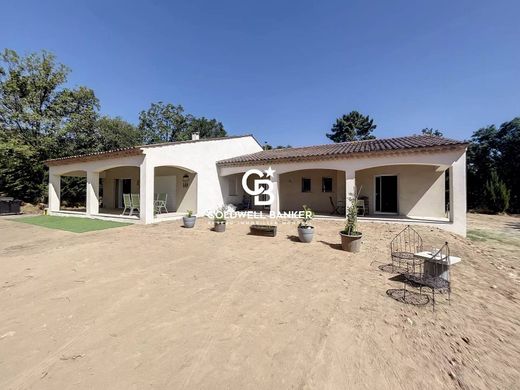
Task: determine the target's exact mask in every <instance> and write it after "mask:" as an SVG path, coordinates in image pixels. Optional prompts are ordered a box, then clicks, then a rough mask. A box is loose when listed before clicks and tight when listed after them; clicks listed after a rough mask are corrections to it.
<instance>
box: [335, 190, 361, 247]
mask: <svg viewBox="0 0 520 390" xmlns="http://www.w3.org/2000/svg"><path fill="white" fill-rule="evenodd" d="M357 199H358V197H357V195H356V196H355V197H352V198H351V203H350V206H349V207H348V208H347V222H346V224H345V229H344V230H342V231H340V232H339V235H340V236H341V247H342V248H343V250H344V251H347V252H354V253H356V252H359V250H360V249H361V239H362V238H363V234H362V233H361V232H358V230H357V215H358V209H357Z"/></svg>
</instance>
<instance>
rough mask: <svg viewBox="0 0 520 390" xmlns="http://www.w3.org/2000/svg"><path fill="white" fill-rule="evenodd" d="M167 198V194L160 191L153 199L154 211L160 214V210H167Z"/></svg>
mask: <svg viewBox="0 0 520 390" xmlns="http://www.w3.org/2000/svg"><path fill="white" fill-rule="evenodd" d="M167 200H168V194H166V193H160V194H157V198H156V199H155V201H154V211H155V213H156V214H160V213H161V212H162V210H163V209H164V211H166V212H168V209H167V208H166V201H167Z"/></svg>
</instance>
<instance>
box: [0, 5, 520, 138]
mask: <svg viewBox="0 0 520 390" xmlns="http://www.w3.org/2000/svg"><path fill="white" fill-rule="evenodd" d="M0 9H1V13H2V18H1V20H2V22H1V23H2V25H1V28H0V47H2V48H4V47H8V48H12V49H15V50H17V51H18V52H20V53H28V52H31V51H38V50H40V49H47V50H50V51H52V52H54V53H55V54H56V55H57V56H58V59H59V60H60V61H61V62H63V63H65V64H66V65H67V66H69V67H70V68H71V69H72V73H71V75H70V78H69V82H70V84H71V85H86V86H88V87H90V88H93V89H94V90H95V92H96V95H97V96H98V98H99V99H100V101H101V110H102V113H104V114H107V115H111V116H121V117H123V118H124V119H126V120H128V121H130V122H133V123H137V120H138V115H139V112H140V111H141V110H143V109H146V108H147V107H148V106H149V105H150V103H151V102H154V101H159V100H162V101H165V102H172V103H175V104H182V105H183V106H184V108H185V109H186V111H187V112H189V113H192V114H195V115H198V116H206V117H210V118H217V119H218V120H220V121H222V122H223V123H224V126H225V127H226V129H227V130H228V132H229V133H230V134H245V133H253V134H254V135H255V136H256V137H257V138H258V139H259V140H260V141H261V142H263V141H268V142H269V143H271V144H273V145H278V144H291V145H293V146H300V145H308V144H316V143H327V142H329V141H328V139H327V138H326V137H325V133H326V132H327V131H329V130H330V127H331V125H332V123H333V122H334V121H335V118H337V117H338V116H341V115H342V114H344V113H348V112H350V111H351V110H358V111H361V112H362V113H364V114H368V115H370V116H371V117H373V118H374V120H375V123H376V124H377V126H378V127H377V129H376V131H375V134H376V135H377V136H378V137H391V136H399V135H408V134H412V133H417V132H419V131H420V130H421V129H422V128H424V127H434V128H438V129H441V130H443V131H444V133H445V135H447V136H450V137H453V138H459V139H464V138H468V137H469V136H470V135H471V133H472V132H473V131H474V130H476V129H478V128H479V127H482V126H485V125H488V124H493V123H495V124H500V123H502V122H504V121H507V120H510V119H512V118H513V117H515V116H520V25H519V22H518V15H519V14H520V2H518V1H513V0H511V1H493V2H489V1H476V0H472V1H453V0H451V1H443V0H441V1H429V2H426V1H401V0H393V1H388V0H381V1H345V0H344V1H321V2H320V1H294V2H288V1H285V2H282V1H270V0H269V1H246V0H242V1H225V0H222V1H183V2H173V1H170V2H167V1H157V0H154V1H141V2H135V1H134V2H131V1H108V0H107V1H97V0H96V1H24V0H20V1H16V2H14V1H13V2H3V4H2V6H1V8H0Z"/></svg>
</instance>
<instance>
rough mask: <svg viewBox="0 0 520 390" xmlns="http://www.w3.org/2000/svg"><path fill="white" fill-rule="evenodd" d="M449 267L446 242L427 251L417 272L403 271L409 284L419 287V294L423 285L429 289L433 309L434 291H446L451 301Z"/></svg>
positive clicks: (448, 250)
mask: <svg viewBox="0 0 520 390" xmlns="http://www.w3.org/2000/svg"><path fill="white" fill-rule="evenodd" d="M450 268H451V257H450V248H449V246H448V243H447V242H446V243H445V244H444V245H443V246H442V248H441V249H433V250H432V251H431V252H430V253H428V258H425V260H424V262H423V265H422V267H421V269H420V271H419V272H413V273H405V274H404V277H405V279H406V281H408V282H409V283H410V284H412V285H415V286H417V287H419V294H420V295H422V289H423V287H427V288H429V289H431V291H432V301H433V310H434V311H435V292H437V293H444V292H446V293H448V304H450V303H451V301H450V299H451V280H450ZM405 290H406V283H405Z"/></svg>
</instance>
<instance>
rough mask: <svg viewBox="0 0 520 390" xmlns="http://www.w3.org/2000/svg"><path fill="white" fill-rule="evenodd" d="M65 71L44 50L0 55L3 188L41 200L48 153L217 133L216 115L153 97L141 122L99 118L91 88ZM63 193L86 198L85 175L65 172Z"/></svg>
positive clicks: (73, 200)
mask: <svg viewBox="0 0 520 390" xmlns="http://www.w3.org/2000/svg"><path fill="white" fill-rule="evenodd" d="M69 72H70V70H69V69H68V68H67V67H66V66H65V65H63V64H60V63H59V62H57V60H56V57H55V56H54V55H53V54H52V53H49V52H47V51H41V52H39V53H31V54H29V55H26V56H20V55H19V54H18V53H16V52H15V51H14V50H8V49H7V50H5V51H4V52H3V53H1V54H0V193H7V194H9V195H11V196H15V197H17V198H20V199H23V200H26V201H42V200H43V199H44V197H45V195H46V192H47V177H46V170H45V166H44V164H43V162H44V161H45V160H47V159H51V158H57V157H65V156H71V155H78V154H84V153H91V152H98V151H107V150H114V149H120V148H127V147H132V146H135V145H139V144H149V143H156V142H168V141H182V140H187V139H190V138H191V134H192V133H194V132H198V133H199V134H200V137H201V138H211V137H222V136H225V135H226V131H225V129H224V126H223V125H222V123H221V122H218V121H217V120H216V119H207V118H204V117H201V118H196V117H194V116H193V115H189V114H185V113H184V109H183V107H182V106H180V105H179V106H175V105H173V104H164V103H162V102H159V103H154V104H152V105H151V106H150V108H149V109H148V110H147V111H143V112H141V115H140V117H139V127H135V126H134V125H132V124H130V123H128V122H126V121H124V120H123V119H121V118H119V117H116V118H110V117H108V116H103V117H100V115H99V101H98V99H97V98H96V95H95V94H94V91H93V90H92V89H90V88H87V87H84V86H79V87H76V88H68V87H66V83H67V77H68V75H69ZM62 184H63V185H62V199H63V200H66V201H67V200H68V201H69V202H70V203H73V204H74V203H78V202H79V200H80V199H81V198H84V188H85V185H84V179H81V178H73V177H71V178H63V183H62Z"/></svg>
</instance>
